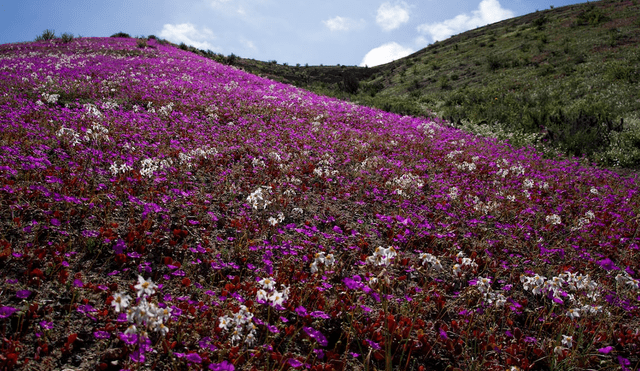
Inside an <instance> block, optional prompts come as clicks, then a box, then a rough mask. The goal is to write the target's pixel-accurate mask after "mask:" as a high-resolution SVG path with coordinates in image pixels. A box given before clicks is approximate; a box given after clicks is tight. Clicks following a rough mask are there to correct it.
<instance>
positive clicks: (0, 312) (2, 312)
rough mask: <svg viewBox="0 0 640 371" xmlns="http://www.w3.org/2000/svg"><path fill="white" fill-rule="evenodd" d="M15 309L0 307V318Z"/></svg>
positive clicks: (15, 310)
mask: <svg viewBox="0 0 640 371" xmlns="http://www.w3.org/2000/svg"><path fill="white" fill-rule="evenodd" d="M17 311H18V310H17V309H16V308H12V307H0V318H7V317H9V316H10V315H12V314H13V313H15V312H17Z"/></svg>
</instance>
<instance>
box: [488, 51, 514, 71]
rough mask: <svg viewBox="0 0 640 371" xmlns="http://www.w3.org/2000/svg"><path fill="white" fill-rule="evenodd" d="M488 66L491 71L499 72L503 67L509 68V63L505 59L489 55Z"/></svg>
mask: <svg viewBox="0 0 640 371" xmlns="http://www.w3.org/2000/svg"><path fill="white" fill-rule="evenodd" d="M487 65H488V66H489V71H497V70H499V69H501V68H503V67H507V66H509V61H508V60H507V59H505V58H504V57H501V56H498V55H495V54H489V55H488V56H487Z"/></svg>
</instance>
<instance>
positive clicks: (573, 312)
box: [567, 308, 580, 319]
mask: <svg viewBox="0 0 640 371" xmlns="http://www.w3.org/2000/svg"><path fill="white" fill-rule="evenodd" d="M567 317H569V318H571V319H576V318H579V317H580V308H570V309H569V310H567Z"/></svg>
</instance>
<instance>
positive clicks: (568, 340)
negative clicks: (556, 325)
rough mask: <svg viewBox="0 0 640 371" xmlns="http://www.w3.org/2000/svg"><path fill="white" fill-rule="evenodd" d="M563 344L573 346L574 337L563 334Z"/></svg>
mask: <svg viewBox="0 0 640 371" xmlns="http://www.w3.org/2000/svg"><path fill="white" fill-rule="evenodd" d="M562 345H564V346H566V347H567V348H571V347H572V346H573V337H572V336H567V335H562Z"/></svg>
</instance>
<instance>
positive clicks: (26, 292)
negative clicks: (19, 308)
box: [16, 290, 31, 299]
mask: <svg viewBox="0 0 640 371" xmlns="http://www.w3.org/2000/svg"><path fill="white" fill-rule="evenodd" d="M29 295H31V291H29V290H20V291H18V292H16V297H18V298H20V299H26V298H28V297H29Z"/></svg>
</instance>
